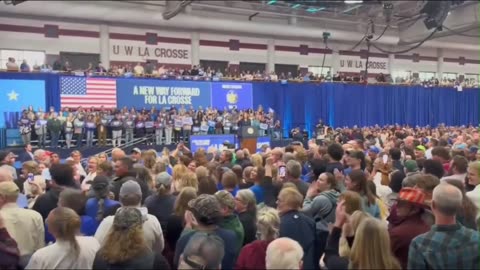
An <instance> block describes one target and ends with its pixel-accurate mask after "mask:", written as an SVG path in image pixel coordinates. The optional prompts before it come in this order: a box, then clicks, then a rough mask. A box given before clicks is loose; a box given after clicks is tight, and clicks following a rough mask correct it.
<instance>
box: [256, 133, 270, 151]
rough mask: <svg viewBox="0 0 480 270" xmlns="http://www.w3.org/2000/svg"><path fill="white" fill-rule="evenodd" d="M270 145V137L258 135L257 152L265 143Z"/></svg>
mask: <svg viewBox="0 0 480 270" xmlns="http://www.w3.org/2000/svg"><path fill="white" fill-rule="evenodd" d="M265 144H266V145H268V147H270V137H268V136H265V137H258V138H257V152H259V151H260V149H261V148H262V146H263V145H265Z"/></svg>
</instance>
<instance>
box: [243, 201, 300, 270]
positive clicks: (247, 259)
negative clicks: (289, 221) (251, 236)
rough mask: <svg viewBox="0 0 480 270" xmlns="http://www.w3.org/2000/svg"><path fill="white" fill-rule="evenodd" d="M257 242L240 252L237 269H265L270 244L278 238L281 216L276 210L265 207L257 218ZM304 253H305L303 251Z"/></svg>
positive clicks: (246, 246)
mask: <svg viewBox="0 0 480 270" xmlns="http://www.w3.org/2000/svg"><path fill="white" fill-rule="evenodd" d="M256 225H257V226H256V227H257V240H255V241H253V242H252V243H250V244H247V245H245V246H244V247H243V248H242V250H241V251H240V255H239V256H238V259H237V263H236V264H235V269H251V270H254V269H265V267H266V266H265V256H266V253H267V247H268V244H270V242H272V241H273V240H275V239H277V238H278V235H279V231H280V216H279V215H278V211H277V210H276V209H273V208H270V207H264V208H262V209H260V210H259V212H258V216H257V224H256ZM302 252H303V251H302Z"/></svg>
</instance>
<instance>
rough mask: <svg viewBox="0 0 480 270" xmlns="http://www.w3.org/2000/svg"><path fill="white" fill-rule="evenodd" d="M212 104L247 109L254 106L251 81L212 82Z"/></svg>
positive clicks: (220, 106)
mask: <svg viewBox="0 0 480 270" xmlns="http://www.w3.org/2000/svg"><path fill="white" fill-rule="evenodd" d="M212 106H213V107H215V108H219V109H223V108H228V109H234V108H237V109H239V110H246V109H250V108H252V107H253V94H252V84H251V83H232V82H214V83H212Z"/></svg>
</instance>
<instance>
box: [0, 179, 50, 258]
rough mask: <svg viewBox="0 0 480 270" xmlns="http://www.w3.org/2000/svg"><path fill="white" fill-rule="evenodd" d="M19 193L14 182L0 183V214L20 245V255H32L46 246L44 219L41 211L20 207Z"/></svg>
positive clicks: (8, 230) (5, 225)
mask: <svg viewBox="0 0 480 270" xmlns="http://www.w3.org/2000/svg"><path fill="white" fill-rule="evenodd" d="M19 193H20V190H19V189H18V186H17V185H15V183H14V182H12V181H8V182H1V183H0V215H1V216H2V219H3V225H4V228H5V229H6V230H7V232H8V234H9V235H10V236H11V237H12V238H13V239H14V240H15V241H16V243H17V245H18V249H19V251H20V253H19V254H20V256H25V255H32V254H33V253H34V252H35V251H37V250H38V249H40V248H42V247H44V246H45V240H44V237H45V234H44V227H43V220H42V216H41V215H40V214H39V213H37V212H35V211H33V210H30V209H23V208H20V207H18V205H17V203H16V201H17V197H18V194H19ZM0 261H1V259H0Z"/></svg>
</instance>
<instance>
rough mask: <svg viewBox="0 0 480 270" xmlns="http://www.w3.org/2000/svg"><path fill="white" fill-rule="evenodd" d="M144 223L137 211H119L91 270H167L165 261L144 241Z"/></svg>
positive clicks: (128, 209) (130, 209)
mask: <svg viewBox="0 0 480 270" xmlns="http://www.w3.org/2000/svg"><path fill="white" fill-rule="evenodd" d="M143 222H144V221H143V218H142V213H141V212H140V210H138V209H136V208H132V207H124V208H120V209H119V210H118V211H117V213H116V214H115V217H114V219H113V224H112V227H111V229H110V231H109V232H108V235H107V237H106V239H105V242H104V244H103V245H102V247H101V248H100V249H99V250H98V252H97V254H96V256H95V260H94V262H93V268H92V269H112V268H114V269H169V266H168V263H167V262H166V260H165V258H163V256H162V255H161V254H160V253H157V252H155V251H152V250H151V249H150V247H149V246H148V244H147V242H146V241H145V237H144V232H143V227H142V224H143Z"/></svg>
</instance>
